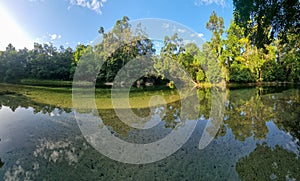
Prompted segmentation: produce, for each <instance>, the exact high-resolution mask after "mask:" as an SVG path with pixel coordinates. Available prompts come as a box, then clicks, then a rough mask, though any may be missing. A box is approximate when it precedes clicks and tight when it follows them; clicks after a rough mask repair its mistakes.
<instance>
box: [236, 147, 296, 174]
mask: <svg viewBox="0 0 300 181" xmlns="http://www.w3.org/2000/svg"><path fill="white" fill-rule="evenodd" d="M299 165H300V159H299V158H298V156H297V155H296V154H294V153H292V152H289V151H287V150H285V149H283V148H282V147H280V146H276V147H275V148H274V149H272V148H270V147H268V146H267V145H266V144H263V145H257V147H256V148H255V150H254V151H253V152H252V153H250V154H249V155H248V156H246V157H244V158H241V159H239V160H238V162H237V165H236V171H237V173H238V174H239V176H240V178H241V179H242V180H273V179H276V180H299V179H300V175H299V173H300V166H299Z"/></svg>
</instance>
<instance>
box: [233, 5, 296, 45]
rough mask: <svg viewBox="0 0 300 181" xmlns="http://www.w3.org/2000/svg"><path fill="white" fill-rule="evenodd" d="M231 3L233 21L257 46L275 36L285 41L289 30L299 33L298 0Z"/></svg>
mask: <svg viewBox="0 0 300 181" xmlns="http://www.w3.org/2000/svg"><path fill="white" fill-rule="evenodd" d="M233 5H234V7H235V9H234V19H235V22H236V23H237V24H238V25H240V26H241V27H243V28H245V32H246V34H247V35H250V39H251V42H252V43H253V44H254V45H256V46H257V47H258V48H265V45H266V44H270V43H271V40H272V39H274V38H275V37H279V38H280V39H282V40H283V41H284V42H285V41H286V40H287V38H286V37H287V34H288V33H287V32H288V31H289V30H291V31H293V33H295V34H299V33H300V19H299V16H300V2H299V0H247V1H244V0H233Z"/></svg>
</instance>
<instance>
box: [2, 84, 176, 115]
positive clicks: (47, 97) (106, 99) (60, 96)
mask: <svg viewBox="0 0 300 181" xmlns="http://www.w3.org/2000/svg"><path fill="white" fill-rule="evenodd" d="M7 93H11V94H12V93H15V94H19V95H23V96H26V97H27V98H29V99H31V100H32V101H34V102H36V103H40V104H46V105H52V106H57V107H60V108H73V107H74V105H73V102H72V87H47V86H32V85H30V86H29V85H16V84H0V95H1V94H2V95H3V94H7ZM79 95H81V96H80V99H81V100H82V101H81V102H80V103H81V105H80V106H82V105H84V104H87V105H89V102H90V101H93V100H94V97H93V96H92V95H91V94H84V91H81V92H80V94H79ZM155 95H160V96H162V97H163V98H164V99H165V101H166V103H171V102H175V101H178V100H180V96H179V95H178V92H177V91H176V90H167V89H165V90H151V91H145V90H137V89H134V90H132V91H131V92H130V94H129V102H130V105H131V108H147V107H149V102H150V100H151V98H152V96H155ZM125 96H126V94H125V93H119V94H118V95H117V99H116V101H121V100H124V99H125ZM95 98H96V99H95V102H96V105H97V108H98V109H113V108H124V107H115V106H113V105H112V100H111V91H110V89H103V88H97V89H96V90H95Z"/></svg>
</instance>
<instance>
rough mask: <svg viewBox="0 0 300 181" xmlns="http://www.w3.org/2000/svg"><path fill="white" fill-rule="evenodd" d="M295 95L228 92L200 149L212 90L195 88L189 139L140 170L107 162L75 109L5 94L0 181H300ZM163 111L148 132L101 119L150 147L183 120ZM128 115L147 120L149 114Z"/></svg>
mask: <svg viewBox="0 0 300 181" xmlns="http://www.w3.org/2000/svg"><path fill="white" fill-rule="evenodd" d="M299 91H300V90H299V89H296V88H291V89H287V88H264V89H262V88H250V89H249V88H248V89H245V88H244V89H235V90H227V91H226V96H225V98H226V100H225V102H224V107H225V110H224V112H223V122H222V124H221V126H220V129H219V130H218V132H217V135H216V136H214V139H213V140H212V142H211V143H210V144H209V145H208V146H207V147H205V148H204V149H199V140H200V139H201V135H202V134H203V132H204V128H205V126H206V124H209V119H208V118H209V116H210V114H209V113H210V111H211V110H210V109H211V104H212V102H211V99H212V98H211V94H210V90H198V97H199V100H200V103H201V104H200V107H199V110H200V115H199V118H197V119H196V120H189V121H196V122H197V125H196V128H195V130H194V132H193V133H192V136H191V137H190V138H189V140H188V141H187V142H186V143H185V144H184V145H183V146H182V147H181V148H180V149H179V150H178V151H176V152H175V153H174V154H172V155H171V156H169V157H167V158H165V159H163V160H160V161H157V162H154V163H149V164H140V165H135V164H126V163H121V162H117V161H114V160H111V159H110V158H108V157H106V156H104V155H102V154H100V153H99V152H98V151H97V150H96V149H94V148H93V147H92V146H91V145H90V144H89V143H88V142H87V141H86V140H85V138H84V137H83V136H82V134H81V131H80V129H79V126H78V125H77V122H76V119H75V116H74V115H75V111H76V110H74V109H71V108H61V107H60V106H58V105H50V104H43V103H39V102H37V101H34V100H33V99H30V98H28V97H26V96H24V95H21V94H14V93H11V92H5V93H2V94H1V95H0V105H1V109H0V139H1V141H0V159H1V162H0V180H18V179H19V180H42V179H45V180H300V159H299V151H300V143H299V139H300V99H299V98H300V97H299ZM165 109H167V111H166V114H165V116H164V118H163V119H162V120H161V121H160V122H159V124H158V125H156V126H155V127H153V128H151V129H149V130H138V129H133V128H130V127H129V126H127V125H126V124H124V123H122V122H121V121H120V120H119V119H118V117H117V116H116V114H115V112H114V110H112V109H102V110H99V114H100V116H101V118H102V119H103V123H104V124H105V125H106V126H108V128H109V130H110V131H111V132H112V133H113V134H114V135H115V136H117V137H119V138H121V139H123V140H126V141H128V142H132V143H151V142H154V141H156V140H159V139H162V138H164V137H165V136H167V135H168V134H169V133H170V132H171V131H172V130H173V129H176V127H177V126H178V125H179V126H186V125H187V124H188V122H189V121H185V124H182V125H180V122H178V120H176V116H177V114H179V112H180V102H179V101H175V102H173V103H169V104H168V105H166V106H165ZM133 111H134V112H135V113H137V114H139V115H140V116H143V117H146V116H148V115H149V114H151V112H150V111H149V109H148V108H136V109H134V110H133ZM82 114H84V113H82ZM99 129H100V128H99Z"/></svg>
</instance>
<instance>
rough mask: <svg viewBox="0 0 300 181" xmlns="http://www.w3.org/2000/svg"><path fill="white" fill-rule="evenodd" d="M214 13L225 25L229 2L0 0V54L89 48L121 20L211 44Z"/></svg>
mask: <svg viewBox="0 0 300 181" xmlns="http://www.w3.org/2000/svg"><path fill="white" fill-rule="evenodd" d="M213 11H215V12H216V13H217V14H218V16H222V17H223V18H224V20H225V27H228V26H229V24H230V21H231V20H232V18H233V15H232V12H233V5H232V1H230V0H0V50H5V47H7V45H8V44H9V43H12V45H13V46H14V47H16V48H17V49H22V48H24V47H26V48H28V49H31V48H33V43H34V42H37V43H50V42H51V43H53V44H54V45H55V46H57V47H59V46H61V45H63V46H64V47H71V48H75V47H76V46H77V45H78V44H79V43H81V44H91V43H92V41H93V40H95V39H96V38H97V36H99V34H98V29H99V27H100V26H102V27H104V29H105V30H109V29H111V28H112V27H113V25H114V24H115V22H116V21H117V20H118V19H122V17H123V16H127V17H129V19H130V20H136V19H143V18H161V19H166V20H171V21H174V22H177V23H180V24H182V25H184V26H186V27H188V28H190V29H192V30H193V31H195V32H197V34H198V36H201V37H202V38H203V39H206V40H209V39H210V36H211V33H210V32H209V31H208V30H207V29H206V28H205V26H206V22H207V21H208V19H209V16H210V15H211V13H212V12H213Z"/></svg>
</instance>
